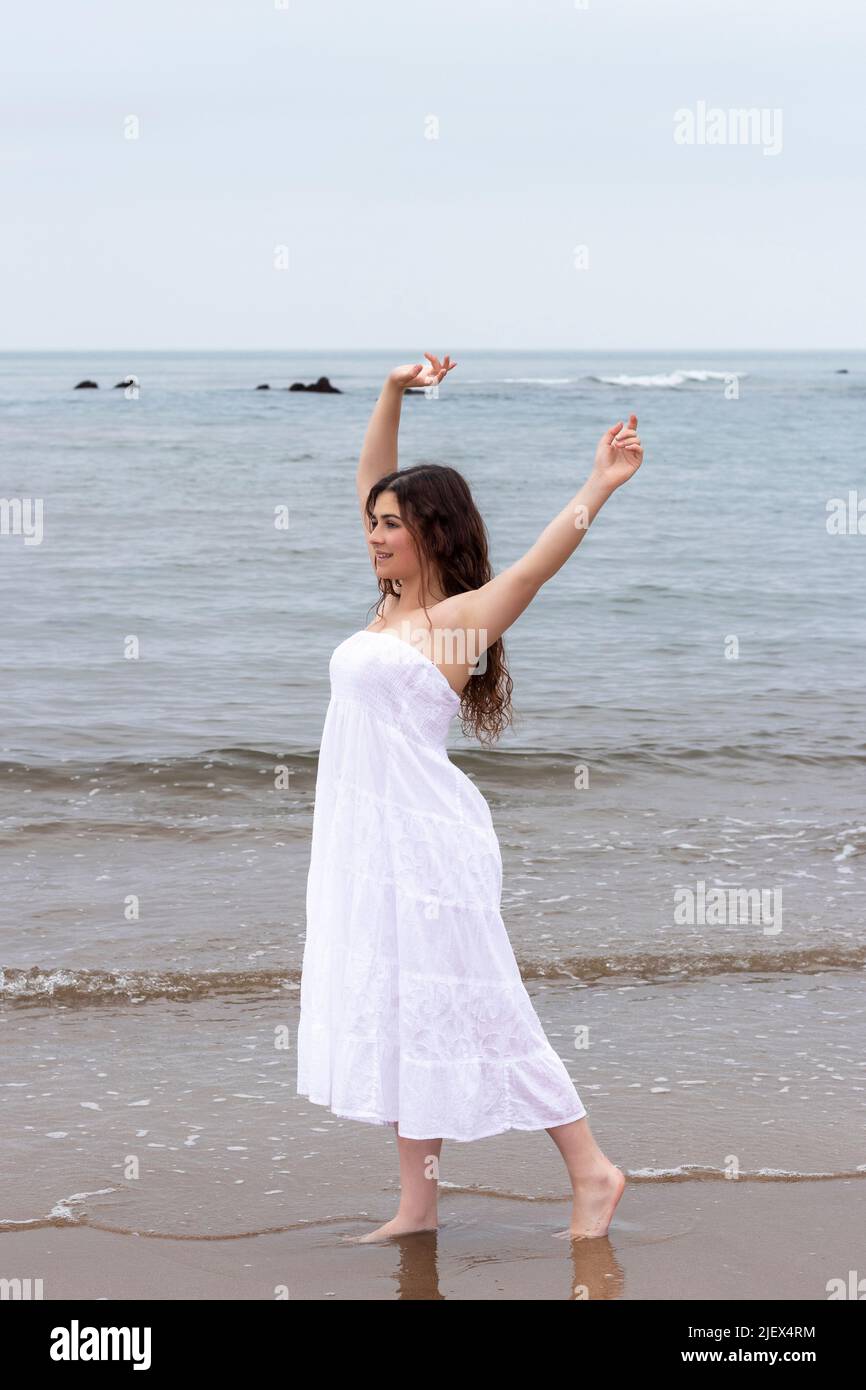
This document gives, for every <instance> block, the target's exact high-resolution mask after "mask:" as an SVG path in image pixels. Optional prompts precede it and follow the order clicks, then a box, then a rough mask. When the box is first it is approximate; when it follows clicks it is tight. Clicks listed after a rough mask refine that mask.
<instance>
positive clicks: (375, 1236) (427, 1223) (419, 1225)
mask: <svg viewBox="0 0 866 1390" xmlns="http://www.w3.org/2000/svg"><path fill="white" fill-rule="evenodd" d="M438 1229H439V1222H438V1220H437V1217H436V1213H435V1211H434V1212H429V1213H428V1214H427V1215H424V1216H420V1217H416V1218H414V1219H413V1218H412V1217H410V1216H401V1215H400V1213H399V1212H398V1213H397V1215H396V1216H394V1217H392V1218H391V1220H390V1221H386V1222H385V1224H384V1226H380V1227H379V1229H378V1230H376V1231H371V1232H370V1233H369V1235H366V1236H341V1237H340V1239H341V1240H348V1241H352V1242H353V1243H354V1244H355V1245H367V1244H368V1243H369V1242H370V1241H372V1240H387V1239H388V1237H389V1236H407V1235H411V1234H412V1233H413V1232H414V1231H437V1230H438Z"/></svg>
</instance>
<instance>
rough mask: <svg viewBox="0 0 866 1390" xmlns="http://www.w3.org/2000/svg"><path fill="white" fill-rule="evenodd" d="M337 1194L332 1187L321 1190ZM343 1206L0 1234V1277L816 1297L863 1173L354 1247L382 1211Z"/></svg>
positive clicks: (71, 1295)
mask: <svg viewBox="0 0 866 1390" xmlns="http://www.w3.org/2000/svg"><path fill="white" fill-rule="evenodd" d="M334 1196H335V1197H336V1196H337V1194H334ZM391 1205H392V1203H390V1202H389V1200H388V1199H387V1198H386V1197H384V1196H383V1197H382V1199H381V1200H380V1201H379V1202H378V1203H377V1204H376V1206H375V1208H372V1207H371V1209H370V1211H369V1214H368V1215H367V1216H366V1217H357V1218H352V1217H348V1216H346V1215H339V1216H333V1217H330V1218H328V1219H326V1220H324V1221H321V1222H310V1223H304V1224H301V1225H298V1226H295V1227H293V1228H290V1229H286V1230H278V1231H273V1232H269V1233H262V1234H259V1235H256V1236H241V1237H237V1238H235V1239H220V1238H219V1237H206V1238H183V1237H181V1238H171V1239H168V1238H166V1237H164V1236H157V1237H146V1236H139V1235H136V1234H131V1233H122V1234H121V1233H116V1232H110V1231H105V1230H99V1229H94V1228H92V1227H76V1226H71V1225H70V1226H67V1227H65V1228H61V1227H56V1226H55V1227H51V1228H42V1229H38V1230H29V1231H21V1232H7V1233H3V1234H0V1277H2V1278H6V1279H10V1278H16V1277H17V1278H21V1279H24V1278H31V1279H37V1278H39V1279H41V1280H42V1281H43V1296H44V1298H45V1299H134V1300H138V1299H227V1300H235V1299H273V1298H280V1297H283V1298H285V1297H288V1298H289V1299H294V1300H299V1299H300V1300H323V1299H328V1298H334V1299H338V1300H349V1301H359V1302H368V1301H376V1300H380V1299H385V1300H393V1299H415V1300H426V1299H437V1300H438V1299H445V1298H450V1299H458V1300H461V1299H463V1300H503V1299H506V1300H521V1301H523V1300H559V1299H578V1298H582V1299H594V1300H596V1301H597V1300H599V1299H601V1300H607V1299H625V1300H629V1299H635V1300H643V1299H665V1300H688V1299H707V1300H737V1299H746V1300H773V1299H802V1300H806V1301H816V1300H817V1301H827V1300H828V1297H829V1294H828V1284H830V1285H831V1288H832V1287H835V1286H834V1285H832V1284H831V1281H834V1280H841V1281H843V1282H844V1284H845V1285H846V1286H847V1285H848V1284H849V1280H850V1271H851V1270H857V1269H860V1270H861V1271H862V1267H863V1231H864V1229H866V1175H864V1176H863V1178H862V1179H861V1178H852V1179H848V1180H839V1179H834V1180H830V1181H827V1182H820V1181H813V1182H803V1181H801V1182H779V1181H765V1182H761V1181H748V1182H742V1181H725V1180H724V1179H721V1180H718V1181H703V1182H697V1183H696V1182H694V1181H692V1182H689V1181H683V1182H666V1183H660V1182H657V1181H643V1182H642V1181H640V1180H639V1179H637V1180H635V1179H633V1180H632V1181H631V1182H630V1183H629V1185H628V1186H627V1187H626V1191H625V1194H624V1196H623V1199H622V1201H621V1202H620V1206H619V1213H618V1215H617V1217H616V1219H615V1220H614V1223H613V1225H612V1227H611V1231H610V1235H609V1236H608V1237H607V1238H605V1239H602V1240H595V1241H590V1242H571V1241H569V1240H568V1239H563V1238H561V1237H560V1236H558V1235H557V1234H556V1233H557V1231H559V1230H560V1229H561V1220H562V1218H563V1217H564V1216H565V1214H566V1213H567V1210H568V1203H567V1200H566V1197H565V1194H563V1196H562V1199H561V1201H560V1200H556V1199H549V1200H545V1199H533V1200H532V1201H522V1202H521V1201H514V1200H505V1199H502V1198H496V1197H488V1196H485V1195H484V1194H482V1193H478V1192H467V1191H464V1192H458V1191H449V1190H447V1188H443V1191H442V1194H441V1197H440V1210H441V1225H440V1229H439V1231H438V1232H436V1233H431V1234H427V1233H422V1234H418V1235H414V1236H410V1237H405V1238H403V1239H401V1240H392V1241H389V1242H386V1243H383V1244H374V1245H355V1244H351V1243H345V1242H343V1241H342V1240H341V1237H342V1236H343V1235H351V1234H355V1235H357V1234H361V1233H363V1231H364V1230H366V1229H372V1227H373V1223H374V1222H377V1221H381V1220H382V1219H384V1218H386V1217H387V1216H389V1215H390V1214H391Z"/></svg>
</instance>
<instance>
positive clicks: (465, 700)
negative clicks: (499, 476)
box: [365, 463, 514, 744]
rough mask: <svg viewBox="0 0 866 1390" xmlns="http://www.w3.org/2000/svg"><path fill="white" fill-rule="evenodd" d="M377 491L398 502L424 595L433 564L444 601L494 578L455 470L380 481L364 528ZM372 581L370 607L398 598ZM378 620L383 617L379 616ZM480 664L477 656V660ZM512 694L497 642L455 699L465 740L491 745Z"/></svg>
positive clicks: (410, 471)
mask: <svg viewBox="0 0 866 1390" xmlns="http://www.w3.org/2000/svg"><path fill="white" fill-rule="evenodd" d="M383 492H393V493H394V495H395V496H396V498H397V500H398V502H399V504H400V517H401V520H402V521H403V524H404V525H405V527H406V529H407V530H408V531H409V534H410V535H411V536H412V538H413V540H414V542H415V548H416V550H417V553H418V557H419V560H420V564H421V573H422V578H423V582H424V589H425V591H427V592H429V588H430V575H431V568H432V567H433V566H435V568H436V570H437V571H438V575H439V584H440V587H441V589H442V591H443V593H444V594H445V595H446V596H450V595H451V594H463V593H466V592H467V591H468V590H471V589H479V588H480V587H481V585H482V584H486V583H488V581H489V580H491V579H492V578H493V570H492V568H491V565H490V558H489V554H488V538H487V528H486V526H485V525H484V521H483V520H482V517H481V513H480V512H479V510H478V508H477V507H476V505H475V501H474V498H473V496H472V493H471V492H470V490H469V484H468V483H467V481H466V479H465V478H464V477H463V475H462V474H460V473H458V472H457V470H456V469H455V468H449V467H447V466H446V465H444V464H439V463H419V464H416V465H415V466H414V467H412V468H401V469H399V470H398V471H397V472H395V473H388V474H386V476H385V477H384V478H380V479H379V480H378V482H376V483H374V484H373V486H372V487H371V489H370V491H369V493H368V495H367V501H366V504H365V507H366V514H367V518H368V520H369V521H370V524H371V527H372V525H374V524H375V516H374V512H373V508H374V506H375V504H376V500H377V498H378V497H379V495H380V493H383ZM378 582H379V599H378V601H377V603H376V604H375V605H374V606H375V608H376V609H377V610H380V609H381V606H382V604H383V603H384V601H385V598H386V596H387V595H388V594H393V595H394V596H395V597H397V598H399V589H395V588H394V584H393V582H392V581H391V580H390V579H388V578H385V577H380V578H379V581H378ZM397 582H398V583H399V580H398V581H397ZM424 611H425V612H426V611H427V609H426V605H425V609H424ZM378 616H379V617H382V613H381V611H379V612H378ZM482 655H485V654H484V653H482ZM479 665H481V657H479V659H478V662H476V666H479ZM513 688H514V683H513V681H512V679H511V676H510V675H509V673H508V667H507V665H506V663H505V648H504V646H503V643H502V638H501V637H498V638H497V639H496V641H495V642H494V643H492V645H491V646H489V647H488V648H487V651H486V663H485V669H484V670H483V671H478V672H477V673H473V674H472V675H470V677H469V679H468V681H467V682H466V685H465V687H464V690H463V694H462V695H461V697H460V722H461V726H462V728H463V732H464V734H466V735H467V736H469V737H474V738H477V739H478V740H479V742H481V743H482V744H492V743H494V742H495V741H496V740H497V739H498V738H499V736H500V734H501V733H502V731H503V729H505V728H506V727H507V725H508V724H509V723H510V722H511V692H512V689H513Z"/></svg>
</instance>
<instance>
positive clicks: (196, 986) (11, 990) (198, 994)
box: [0, 944, 866, 1007]
mask: <svg viewBox="0 0 866 1390" xmlns="http://www.w3.org/2000/svg"><path fill="white" fill-rule="evenodd" d="M517 963H518V966H519V968H520V973H521V975H522V976H523V979H524V980H526V981H532V980H544V981H545V982H546V983H548V984H550V983H559V984H562V985H563V986H565V985H568V984H579V985H580V986H582V987H586V986H591V985H605V984H607V983H608V982H610V981H616V983H617V984H621V983H622V982H623V981H625V980H628V981H635V982H639V983H645V984H662V983H664V984H667V983H670V982H671V981H676V982H678V983H682V982H684V981H697V980H709V979H714V978H717V977H719V976H724V975H756V976H764V977H766V976H780V975H815V974H819V973H824V972H826V971H860V970H863V969H864V968H866V946H841V945H832V944H830V945H826V946H802V947H786V948H781V947H780V949H779V950H774V949H773V948H772V947H771V946H764V947H754V948H752V949H748V948H746V949H742V948H741V949H736V948H732V949H731V950H730V951H703V952H700V951H695V952H688V951H654V950H646V951H632V952H629V951H624V952H616V951H612V952H607V953H605V954H604V955H594V954H591V953H588V954H586V955H569V956H564V957H561V958H559V959H553V960H547V959H543V958H539V957H533V956H518V960H517ZM300 985H301V969H300V966H298V967H290V966H287V967H284V968H282V969H281V968H279V967H274V966H271V967H267V968H262V969H259V970H205V969H202V970H191V971H181V970H134V969H130V970H90V969H81V970H79V969H75V968H74V967H71V966H63V967H57V968H55V969H49V970H43V969H40V968H39V967H38V966H32V967H31V968H30V969H19V968H15V967H10V968H8V969H0V1002H4V1003H8V1004H19V1005H27V1006H31V1007H32V1006H34V1005H40V1004H47V1005H50V1004H60V1005H63V1006H64V1007H70V1006H72V1007H74V1006H94V1007H98V1006H100V1005H115V1006H116V1005H127V1004H133V1005H142V1004H147V1003H151V1002H154V1001H155V1000H183V1001H185V1002H188V1001H191V1000H212V999H215V998H220V997H222V998H225V997H232V998H237V997H243V998H245V999H249V998H258V999H266V998H273V997H275V996H279V995H281V994H297V993H298V992H299V990H300Z"/></svg>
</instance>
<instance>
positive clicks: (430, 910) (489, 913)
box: [297, 353, 643, 1241]
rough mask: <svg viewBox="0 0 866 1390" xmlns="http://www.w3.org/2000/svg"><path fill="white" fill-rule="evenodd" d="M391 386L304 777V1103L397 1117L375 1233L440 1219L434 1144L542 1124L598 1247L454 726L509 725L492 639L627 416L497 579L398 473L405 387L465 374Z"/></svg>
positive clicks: (453, 484) (429, 488) (629, 440)
mask: <svg viewBox="0 0 866 1390" xmlns="http://www.w3.org/2000/svg"><path fill="white" fill-rule="evenodd" d="M424 355H425V357H427V359H428V362H429V365H428V366H426V367H425V366H424V365H423V364H421V363H415V364H414V365H411V366H405V367H397V368H395V370H394V371H393V372H391V374H390V375H389V377H388V379H387V381H386V382H385V385H384V388H383V390H382V392H381V394H380V396H379V399H378V401H377V403H376V407H375V409H374V411H373V415H372V418H371V420H370V423H369V426H368V428H367V433H366V436H365V439H364V445H363V449H362V452H361V458H360V463H359V466H358V475H357V485H358V500H359V503H360V508H361V517H362V520H363V523H364V528H365V532H366V539H367V544H368V546H369V550H370V557H371V561H372V564H373V568H374V571H375V573H376V577H377V579H378V583H379V591H380V599H379V603H378V605H377V607H378V609H379V615H378V617H377V618H376V619H375V620H374V621H373V622H372V623H371V624H370V626H369V627H365V628H361V629H360V630H358V631H357V632H354V633H352V635H351V636H350V637H348V638H346V639H345V641H343V642H341V643H340V645H339V646H338V647H337V648H336V650H335V651H334V653H333V655H332V657H331V661H330V668H329V669H330V678H331V701H330V704H329V706H328V711H327V715H326V717H325V724H324V729H323V732H322V740H321V748H320V752H319V765H318V773H317V780H316V801H315V809H314V815H313V831H312V845H311V857H310V870H309V877H308V882H307V934H306V941H305V945H304V959H303V969H302V977H301V1018H300V1024H299V1028H298V1082H297V1090H298V1094H299V1095H305V1096H308V1097H309V1098H310V1100H312V1101H314V1102H315V1103H316V1104H318V1105H327V1106H329V1108H330V1109H331V1111H332V1112H333V1113H334V1114H336V1115H341V1116H345V1117H348V1118H351V1119H357V1120H364V1121H367V1122H368V1123H372V1124H380V1125H393V1126H394V1128H395V1129H396V1132H397V1147H398V1151H399V1158H400V1203H399V1207H398V1210H397V1214H396V1216H395V1217H394V1218H393V1220H391V1221H388V1222H386V1224H385V1225H384V1226H381V1227H379V1228H378V1229H377V1230H375V1231H373V1232H371V1233H370V1234H369V1235H365V1236H362V1237H353V1238H352V1239H361V1240H365V1241H369V1240H382V1239H386V1238H387V1237H389V1236H396V1235H403V1234H405V1233H407V1232H409V1231H422V1230H432V1229H435V1228H436V1227H437V1224H438V1221H437V1178H438V1161H439V1156H440V1152H441V1147H442V1141H443V1139H455V1140H458V1141H461V1142H467V1141H469V1140H472V1139H480V1138H484V1137H486V1136H488V1135H492V1134H501V1133H502V1132H503V1131H505V1130H508V1129H525V1130H532V1129H536V1130H537V1129H546V1130H547V1132H548V1134H549V1135H550V1137H551V1139H552V1140H553V1141H554V1143H555V1144H556V1145H557V1147H558V1149H559V1151H560V1153H561V1154H562V1156H563V1159H564V1160H565V1164H566V1167H567V1169H568V1175H569V1178H570V1181H571V1185H572V1189H573V1193H574V1201H573V1206H572V1212H571V1221H570V1226H569V1233H570V1235H571V1236H573V1237H574V1238H577V1239H588V1238H593V1237H597V1236H603V1235H605V1234H606V1233H607V1230H608V1226H609V1224H610V1219H611V1216H612V1215H613V1211H614V1208H615V1207H616V1204H617V1202H618V1201H619V1199H620V1196H621V1195H622V1191H623V1188H624V1186H625V1177H624V1175H623V1174H622V1172H621V1171H620V1169H619V1168H617V1167H615V1165H614V1164H613V1163H611V1162H610V1161H609V1160H608V1159H607V1158H606V1157H605V1156H604V1154H603V1153H602V1151H601V1149H600V1148H599V1146H598V1144H597V1143H596V1141H595V1139H594V1138H593V1135H592V1133H591V1132H590V1128H589V1121H588V1119H587V1118H586V1109H585V1107H584V1105H583V1103H582V1102H581V1099H580V1097H579V1095H578V1093H577V1091H576V1090H575V1087H574V1084H573V1082H572V1081H571V1079H570V1077H569V1075H568V1072H567V1071H566V1068H565V1066H564V1064H563V1062H562V1060H561V1059H560V1057H559V1056H558V1054H557V1053H556V1052H555V1050H554V1048H553V1047H552V1045H551V1043H550V1042H549V1040H548V1038H547V1036H546V1034H545V1032H544V1030H543V1028H542V1026H541V1022H540V1020H539V1018H538V1016H537V1014H536V1013H535V1010H534V1008H533V1006H532V1003H531V1000H530V998H529V995H528V993H527V991H526V988H525V986H524V984H523V981H522V979H521V976H520V972H519V969H518V966H517V961H516V960H515V957H514V952H513V950H512V948H511V944H510V941H509V938H508V935H507V932H506V930H505V925H504V923H503V920H502V916H501V914H500V896H501V887H502V860H501V857H500V851H499V842H498V839H497V836H496V832H495V830H494V828H493V823H492V818H491V814H490V808H489V806H488V805H487V802H486V801H485V799H484V797H483V796H482V795H481V793H480V791H479V790H478V788H477V787H476V786H475V784H474V782H472V781H471V779H470V778H469V777H467V776H466V774H465V773H464V772H462V771H461V770H460V769H459V768H458V767H457V766H456V765H455V764H454V763H452V762H451V760H450V759H449V757H448V754H447V752H446V751H445V742H446V738H447V734H448V729H449V726H450V724H451V721H452V719H453V718H454V716H455V715H456V714H457V713H458V711H459V713H460V715H461V722H462V727H463V729H464V732H465V733H467V734H474V735H475V736H476V737H478V738H479V740H480V741H481V742H482V743H485V742H486V743H490V742H492V741H494V740H495V738H496V737H497V736H498V734H499V733H500V732H501V730H502V729H503V727H505V725H506V723H507V722H508V720H509V718H510V701H509V697H510V693H511V688H512V682H511V678H510V676H509V675H508V671H507V668H506V665H505V656H504V651H503V644H502V634H503V633H504V632H507V630H508V628H509V627H510V626H511V624H512V623H513V622H515V621H516V619H517V618H519V617H520V615H521V613H523V612H524V610H525V609H526V608H527V607H528V606H529V604H530V603H531V602H532V600H533V599H534V598H535V596H536V594H537V593H538V592H539V590H540V589H541V587H542V585H544V584H546V583H547V581H548V580H549V579H551V578H552V577H553V575H554V574H556V572H557V570H559V569H560V568H561V567H562V566H563V565H564V564H565V561H566V560H567V559H568V557H569V556H570V555H571V554H573V552H574V551H575V550H576V548H577V546H578V545H579V544H580V542H581V540H582V539H583V537H584V535H585V534H586V530H587V527H588V526H589V525H590V523H591V522H592V520H593V518H594V516H595V515H596V513H597V512H598V510H599V508H600V507H601V506H602V505H603V504H604V502H605V501H606V500H607V499H608V497H610V495H611V493H612V492H613V491H614V490H615V489H616V488H618V487H619V486H620V485H621V484H622V483H624V482H626V481H627V480H628V479H629V478H631V477H632V475H633V474H634V473H635V471H636V470H637V469H638V468H639V467H640V464H641V461H642V459H643V448H642V446H641V442H640V439H639V437H638V434H637V429H636V427H637V416H635V415H632V416H631V417H630V419H629V423H628V425H627V426H624V424H623V422H622V421H618V422H617V424H615V425H613V426H612V427H611V428H610V429H609V430H607V431H606V432H605V434H604V435H603V436H602V438H601V440H600V442H599V445H598V448H597V450H596V454H595V462H594V465H593V468H592V470H591V472H590V474H589V477H588V478H587V480H586V482H585V483H584V484H583V486H582V487H581V488H580V490H579V491H578V492H577V493H575V495H574V497H572V498H571V500H570V501H569V502H567V503H566V505H565V506H564V507H563V509H562V511H561V512H560V513H559V515H558V516H556V517H554V519H553V521H551V522H550V524H549V525H548V526H547V527H546V528H545V529H544V531H542V533H541V535H540V536H539V537H538V540H537V541H536V542H535V544H534V545H532V546H531V547H530V549H529V550H527V552H526V554H525V555H523V556H521V558H520V559H519V560H516V561H515V563H514V564H513V565H510V566H509V567H508V568H507V569H505V570H503V571H502V573H501V574H498V575H496V576H494V575H493V573H492V571H491V568H490V563H489V560H488V554H487V539H486V533H485V528H484V523H483V521H482V519H481V517H480V515H479V513H478V511H477V508H476V506H475V503H474V501H473V499H472V495H471V493H470V490H469V487H468V485H467V483H466V481H465V479H464V478H463V477H462V476H461V474H460V473H458V472H457V471H456V470H455V469H453V468H448V467H445V466H443V465H439V464H422V465H419V466H417V467H414V468H409V469H404V470H402V471H398V469H397V433H398V428H399V424H400V409H401V404H402V398H403V392H404V391H405V390H406V388H407V387H409V386H424V387H427V386H433V385H436V386H438V384H439V382H441V381H442V380H443V379H444V378H445V376H447V374H448V373H449V372H450V371H452V370H453V368H454V367H456V365H457V363H456V362H452V361H451V360H450V358H449V357H447V356H446V357H445V358H444V360H443V362H442V363H440V362H439V359H438V358H437V357H435V356H433V355H431V354H430V353H425V354H424Z"/></svg>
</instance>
